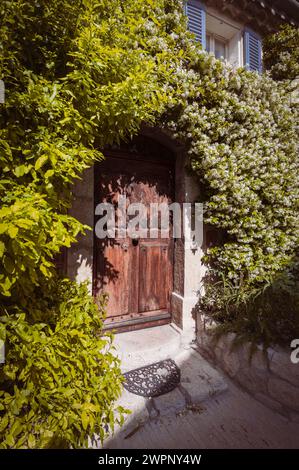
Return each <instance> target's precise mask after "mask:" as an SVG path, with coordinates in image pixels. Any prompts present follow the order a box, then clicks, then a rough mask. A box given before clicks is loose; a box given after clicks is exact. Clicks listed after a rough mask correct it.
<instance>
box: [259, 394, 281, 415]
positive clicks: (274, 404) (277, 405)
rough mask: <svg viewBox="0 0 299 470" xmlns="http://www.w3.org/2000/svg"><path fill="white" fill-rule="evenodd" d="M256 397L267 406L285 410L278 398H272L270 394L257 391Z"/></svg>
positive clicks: (276, 409) (279, 410)
mask: <svg viewBox="0 0 299 470" xmlns="http://www.w3.org/2000/svg"><path fill="white" fill-rule="evenodd" d="M254 397H255V398H256V399H257V400H258V401H260V402H261V403H263V405H265V406H267V408H271V409H272V410H275V411H278V412H281V411H283V406H282V405H281V403H279V402H278V401H277V400H273V399H272V398H270V397H269V396H268V395H265V394H264V393H256V394H255V395H254Z"/></svg>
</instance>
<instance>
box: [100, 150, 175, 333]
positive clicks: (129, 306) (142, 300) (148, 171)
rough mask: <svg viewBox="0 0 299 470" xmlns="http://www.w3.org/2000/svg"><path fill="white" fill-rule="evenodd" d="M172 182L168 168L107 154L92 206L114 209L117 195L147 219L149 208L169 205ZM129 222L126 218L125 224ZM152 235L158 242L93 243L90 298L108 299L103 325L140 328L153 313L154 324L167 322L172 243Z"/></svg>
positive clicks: (118, 240)
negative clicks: (135, 205)
mask: <svg viewBox="0 0 299 470" xmlns="http://www.w3.org/2000/svg"><path fill="white" fill-rule="evenodd" d="M173 176H174V175H173V168H172V166H171V165H167V164H165V163H164V164H159V162H157V161H153V162H152V161H146V160H145V161H135V159H134V156H132V155H130V154H129V155H128V154H127V153H122V152H117V154H116V155H115V153H113V152H111V153H110V154H109V155H107V159H106V161H105V162H104V163H101V164H99V165H98V166H96V169H95V204H96V205H97V204H98V203H99V202H110V203H112V204H114V205H115V207H116V205H117V202H118V200H119V196H120V195H122V196H126V199H127V201H126V202H127V206H128V205H129V204H130V203H136V202H137V203H138V202H141V203H143V204H144V206H145V207H146V211H147V213H148V214H149V212H150V204H151V203H153V202H154V203H161V202H166V203H170V202H171V201H172V191H173V181H174V178H173ZM132 217H133V216H129V215H128V214H127V215H126V222H127V223H128V221H129V220H130V219H132ZM96 221H97V216H96V219H95V222H96ZM116 225H117V220H116ZM170 233H171V229H170ZM157 234H158V238H147V237H144V236H142V235H144V234H140V233H138V234H137V238H136V240H133V239H132V238H130V237H127V236H126V238H114V239H109V238H106V239H104V240H99V239H98V238H97V237H95V244H94V246H95V253H94V259H95V265H94V294H95V296H96V295H97V294H100V293H102V292H106V293H107V294H108V295H109V302H108V308H107V320H106V321H107V322H108V323H111V324H112V326H114V325H116V326H117V324H118V323H120V322H122V323H124V322H126V321H130V322H132V321H136V322H138V321H142V322H144V321H145V320H146V318H147V317H148V318H149V320H150V319H152V318H154V317H155V312H157V313H159V322H161V315H162V317H163V314H165V315H166V314H168V317H169V313H170V310H169V298H170V291H171V290H172V270H173V262H172V257H173V240H172V239H171V238H161V233H160V230H158V232H157ZM116 236H117V234H116ZM147 236H148V237H149V232H148V235H147Z"/></svg>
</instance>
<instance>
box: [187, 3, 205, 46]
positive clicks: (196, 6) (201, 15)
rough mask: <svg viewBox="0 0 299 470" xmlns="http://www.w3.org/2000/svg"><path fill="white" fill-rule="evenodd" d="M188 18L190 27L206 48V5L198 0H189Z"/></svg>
mask: <svg viewBox="0 0 299 470" xmlns="http://www.w3.org/2000/svg"><path fill="white" fill-rule="evenodd" d="M185 13H186V15H187V18H188V29H189V31H191V33H194V34H195V37H196V40H197V41H199V42H200V43H201V45H202V47H203V49H205V48H206V12H205V9H204V6H203V5H202V4H201V3H200V2H198V1H197V0H188V1H187V3H186V5H185Z"/></svg>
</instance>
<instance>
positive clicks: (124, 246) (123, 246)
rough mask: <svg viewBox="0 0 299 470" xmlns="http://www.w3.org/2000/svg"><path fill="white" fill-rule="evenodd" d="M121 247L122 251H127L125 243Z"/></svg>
mask: <svg viewBox="0 0 299 470" xmlns="http://www.w3.org/2000/svg"><path fill="white" fill-rule="evenodd" d="M121 247H122V249H123V250H124V251H128V248H129V246H128V244H127V243H123V244H122V246H121Z"/></svg>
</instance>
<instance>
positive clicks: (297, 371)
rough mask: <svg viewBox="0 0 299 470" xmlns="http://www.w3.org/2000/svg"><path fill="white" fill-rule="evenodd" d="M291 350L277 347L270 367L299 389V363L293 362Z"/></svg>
mask: <svg viewBox="0 0 299 470" xmlns="http://www.w3.org/2000/svg"><path fill="white" fill-rule="evenodd" d="M291 352H292V351H291V350H290V351H284V350H282V349H277V350H276V351H275V352H274V354H273V356H272V360H271V364H270V369H271V371H272V372H273V373H274V374H275V375H278V376H279V377H281V378H282V379H285V380H287V381H288V382H290V383H291V384H293V385H295V386H296V387H298V389H299V364H293V363H292V362H291V357H290V356H291Z"/></svg>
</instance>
